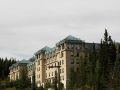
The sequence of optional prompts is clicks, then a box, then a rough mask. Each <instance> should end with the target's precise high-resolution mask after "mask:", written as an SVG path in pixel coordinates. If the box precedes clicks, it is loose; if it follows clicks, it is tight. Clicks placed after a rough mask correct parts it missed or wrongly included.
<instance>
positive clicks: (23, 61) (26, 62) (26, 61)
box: [18, 59, 30, 64]
mask: <svg viewBox="0 0 120 90" xmlns="http://www.w3.org/2000/svg"><path fill="white" fill-rule="evenodd" d="M18 63H25V64H28V63H30V61H28V60H25V59H23V60H22V61H19V62H18Z"/></svg>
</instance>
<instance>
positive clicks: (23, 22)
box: [0, 0, 120, 59]
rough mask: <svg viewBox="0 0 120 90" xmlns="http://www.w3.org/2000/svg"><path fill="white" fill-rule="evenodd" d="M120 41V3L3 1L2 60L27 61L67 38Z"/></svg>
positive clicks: (0, 23)
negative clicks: (15, 59) (47, 47)
mask: <svg viewBox="0 0 120 90" xmlns="http://www.w3.org/2000/svg"><path fill="white" fill-rule="evenodd" d="M105 28H107V29H108V32H109V33H110V34H111V35H112V38H113V39H114V40H116V41H117V42H119V41H120V0H0V57H15V58H17V59H23V58H25V59H28V58H30V57H32V56H33V55H34V53H35V52H36V51H37V50H39V49H40V48H42V47H44V46H50V47H53V46H55V44H56V43H57V42H58V41H60V40H61V39H64V38H65V37H66V36H68V35H73V36H75V37H78V38H80V39H82V40H85V41H86V42H93V41H94V42H100V39H101V38H102V37H103V33H104V29H105Z"/></svg>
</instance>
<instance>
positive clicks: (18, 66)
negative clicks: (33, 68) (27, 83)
mask: <svg viewBox="0 0 120 90" xmlns="http://www.w3.org/2000/svg"><path fill="white" fill-rule="evenodd" d="M28 63H29V61H28V60H22V61H18V62H17V63H15V64H13V65H12V66H11V67H9V70H10V73H9V77H10V81H15V80H18V79H20V75H21V73H22V72H21V70H22V69H26V70H27V64H28Z"/></svg>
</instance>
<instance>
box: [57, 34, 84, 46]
mask: <svg viewBox="0 0 120 90" xmlns="http://www.w3.org/2000/svg"><path fill="white" fill-rule="evenodd" d="M64 42H70V43H81V42H83V41H82V40H80V39H79V38H76V37H74V36H72V35H69V36H67V37H66V38H65V39H63V40H61V41H60V42H58V43H57V44H56V45H57V46H58V45H60V44H62V43H64Z"/></svg>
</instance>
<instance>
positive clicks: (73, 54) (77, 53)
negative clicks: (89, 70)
mask: <svg viewBox="0 0 120 90" xmlns="http://www.w3.org/2000/svg"><path fill="white" fill-rule="evenodd" d="M70 55H71V56H76V57H79V52H76V54H75V53H74V52H73V51H71V53H70Z"/></svg>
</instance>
